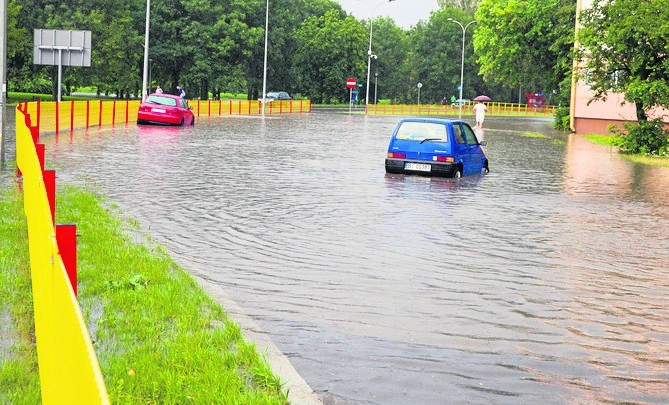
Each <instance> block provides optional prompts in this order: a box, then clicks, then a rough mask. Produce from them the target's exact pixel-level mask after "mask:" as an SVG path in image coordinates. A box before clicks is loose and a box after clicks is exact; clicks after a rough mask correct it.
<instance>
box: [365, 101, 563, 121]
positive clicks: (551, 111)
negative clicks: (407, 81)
mask: <svg viewBox="0 0 669 405" xmlns="http://www.w3.org/2000/svg"><path fill="white" fill-rule="evenodd" d="M485 105H486V106H487V107H488V110H487V112H486V115H487V116H505V115H506V116H539V117H543V116H552V115H555V109H556V107H555V106H547V107H541V108H534V107H532V106H529V105H527V104H515V103H498V102H488V103H485ZM367 113H368V114H374V115H436V116H439V115H441V116H449V117H450V116H452V117H457V116H458V114H459V113H460V110H459V108H458V107H455V106H452V105H445V106H444V105H431V104H425V105H421V106H418V105H411V104H369V105H368V106H367ZM462 115H463V116H467V115H472V116H473V115H474V113H473V111H472V105H463V106H462Z"/></svg>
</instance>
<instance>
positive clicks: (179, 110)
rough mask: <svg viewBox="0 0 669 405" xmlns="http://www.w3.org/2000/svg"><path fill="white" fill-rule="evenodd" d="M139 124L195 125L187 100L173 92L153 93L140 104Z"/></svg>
mask: <svg viewBox="0 0 669 405" xmlns="http://www.w3.org/2000/svg"><path fill="white" fill-rule="evenodd" d="M137 123H138V124H162V125H195V115H194V114H193V111H191V108H190V107H188V104H187V103H186V100H184V99H183V98H181V97H179V96H174V95H172V94H156V93H154V94H151V95H150V96H149V97H147V98H146V100H144V101H142V104H140V105H139V111H138V112H137Z"/></svg>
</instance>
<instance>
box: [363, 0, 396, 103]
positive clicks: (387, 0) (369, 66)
mask: <svg viewBox="0 0 669 405" xmlns="http://www.w3.org/2000/svg"><path fill="white" fill-rule="evenodd" d="M391 1H395V0H383V1H382V2H381V3H379V4H377V5H376V7H374V11H372V16H371V17H369V49H368V50H367V92H366V93H365V113H366V112H367V105H368V104H369V72H370V71H371V69H372V58H374V59H376V58H377V56H376V55H373V54H372V25H373V24H372V17H374V15H375V14H376V10H377V9H378V8H379V7H380V6H381V5H382V4H384V3H390V2H391Z"/></svg>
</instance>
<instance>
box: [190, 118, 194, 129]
mask: <svg viewBox="0 0 669 405" xmlns="http://www.w3.org/2000/svg"><path fill="white" fill-rule="evenodd" d="M193 125H195V117H193V119H192V120H190V126H191V127H192V126H193Z"/></svg>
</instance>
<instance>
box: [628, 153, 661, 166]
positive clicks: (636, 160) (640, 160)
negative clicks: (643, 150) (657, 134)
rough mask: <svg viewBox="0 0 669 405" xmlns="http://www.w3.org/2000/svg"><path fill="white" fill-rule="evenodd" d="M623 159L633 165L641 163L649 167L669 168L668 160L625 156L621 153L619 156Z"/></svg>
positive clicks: (642, 156)
mask: <svg viewBox="0 0 669 405" xmlns="http://www.w3.org/2000/svg"><path fill="white" fill-rule="evenodd" d="M619 156H620V157H622V158H623V159H627V160H631V161H632V162H634V163H641V164H644V165H649V166H661V167H669V158H665V157H659V156H648V155H626V154H624V153H621V154H620V155H619Z"/></svg>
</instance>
